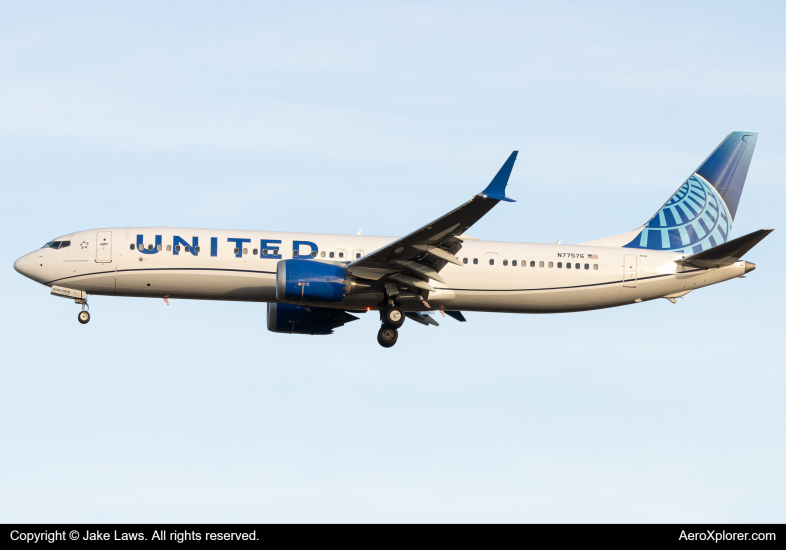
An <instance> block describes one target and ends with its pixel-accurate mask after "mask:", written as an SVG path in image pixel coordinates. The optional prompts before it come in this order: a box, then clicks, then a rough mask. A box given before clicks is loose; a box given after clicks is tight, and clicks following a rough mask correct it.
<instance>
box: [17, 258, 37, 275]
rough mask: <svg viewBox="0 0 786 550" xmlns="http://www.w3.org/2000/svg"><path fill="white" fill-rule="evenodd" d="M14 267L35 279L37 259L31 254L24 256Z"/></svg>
mask: <svg viewBox="0 0 786 550" xmlns="http://www.w3.org/2000/svg"><path fill="white" fill-rule="evenodd" d="M14 269H16V271H17V272H18V273H21V274H22V275H24V276H25V277H27V278H28V279H33V280H34V281H35V260H34V259H33V258H31V257H30V255H29V254H28V255H26V256H22V257H21V258H19V259H18V260H17V261H15V262H14Z"/></svg>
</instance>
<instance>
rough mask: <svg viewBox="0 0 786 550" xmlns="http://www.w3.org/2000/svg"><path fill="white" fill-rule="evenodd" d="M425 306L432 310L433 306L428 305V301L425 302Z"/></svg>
mask: <svg viewBox="0 0 786 550" xmlns="http://www.w3.org/2000/svg"><path fill="white" fill-rule="evenodd" d="M423 305H424V306H426V307H427V308H429V309H431V306H430V305H428V302H427V301H426V300H423Z"/></svg>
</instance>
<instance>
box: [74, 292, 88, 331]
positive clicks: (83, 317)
mask: <svg viewBox="0 0 786 550" xmlns="http://www.w3.org/2000/svg"><path fill="white" fill-rule="evenodd" d="M74 302H76V303H77V304H82V311H80V312H79V315H77V316H76V318H77V319H78V320H79V322H80V323H82V324H83V325H86V324H87V323H89V322H90V312H89V311H87V310H86V309H85V307H87V308H88V309H90V306H88V305H87V296H86V295H85V298H84V299H82V300H79V299H77V300H74Z"/></svg>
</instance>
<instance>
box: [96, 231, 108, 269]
mask: <svg viewBox="0 0 786 550" xmlns="http://www.w3.org/2000/svg"><path fill="white" fill-rule="evenodd" d="M111 261H112V232H111V231H98V232H97V233H96V262H98V263H109V262H111Z"/></svg>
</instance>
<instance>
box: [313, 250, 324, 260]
mask: <svg viewBox="0 0 786 550" xmlns="http://www.w3.org/2000/svg"><path fill="white" fill-rule="evenodd" d="M323 254H324V252H323ZM311 257H312V258H316V257H317V251H316V250H314V251H313V252H312V253H311Z"/></svg>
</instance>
